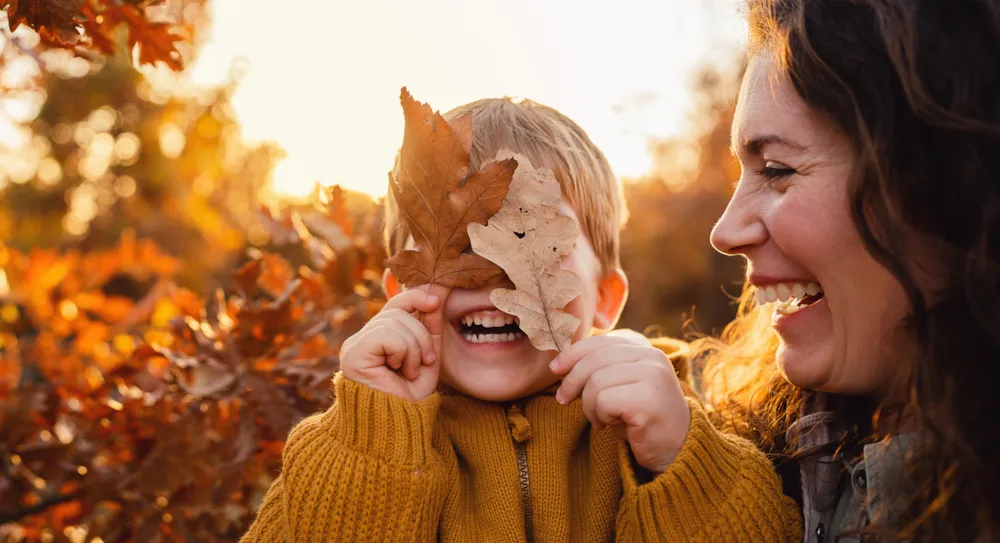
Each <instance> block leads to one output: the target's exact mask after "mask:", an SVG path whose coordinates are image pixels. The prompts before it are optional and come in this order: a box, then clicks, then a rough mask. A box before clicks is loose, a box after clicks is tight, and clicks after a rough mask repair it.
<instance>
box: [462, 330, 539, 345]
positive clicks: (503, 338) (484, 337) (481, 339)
mask: <svg viewBox="0 0 1000 543" xmlns="http://www.w3.org/2000/svg"><path fill="white" fill-rule="evenodd" d="M462 337H464V338H465V339H466V340H468V341H469V342H471V343H511V342H514V341H517V340H519V339H521V338H523V337H524V334H523V333H521V332H508V333H506V334H462Z"/></svg>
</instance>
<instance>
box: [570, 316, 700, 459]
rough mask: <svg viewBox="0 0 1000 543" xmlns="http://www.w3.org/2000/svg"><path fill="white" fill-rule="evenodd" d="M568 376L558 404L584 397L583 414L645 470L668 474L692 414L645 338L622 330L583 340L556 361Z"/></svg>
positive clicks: (669, 368)
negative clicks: (609, 430)
mask: <svg viewBox="0 0 1000 543" xmlns="http://www.w3.org/2000/svg"><path fill="white" fill-rule="evenodd" d="M552 371H553V372H554V373H556V374H557V375H565V377H563V382H562V385H561V386H560V387H559V390H558V392H557V393H556V399H557V400H559V402H560V403H562V404H568V403H569V402H571V401H573V400H575V399H576V398H577V397H578V396H581V394H582V396H583V412H584V413H585V414H586V415H587V419H588V420H590V423H591V424H592V425H593V426H594V429H595V430H600V429H602V428H603V427H604V426H612V427H614V428H615V430H616V433H618V435H619V436H621V437H623V438H625V439H627V440H628V442H629V445H630V446H631V448H632V454H633V455H635V459H636V461H637V462H638V463H639V465H640V466H642V467H644V468H646V469H647V470H649V471H651V472H653V473H655V474H660V473H663V472H664V471H665V470H666V469H667V467H668V466H669V465H670V463H671V462H673V461H674V458H675V457H676V456H677V453H678V452H680V450H681V445H683V444H684V438H685V437H687V433H688V429H689V428H690V426H691V411H690V409H689V408H688V404H687V401H686V400H685V399H684V393H683V392H682V391H681V386H680V383H678V381H677V376H676V375H675V374H674V368H673V365H672V364H671V363H670V360H669V359H668V358H667V355H666V354H664V353H663V352H662V351H660V350H659V349H657V348H656V347H653V346H651V345H650V344H649V341H648V340H647V339H646V338H645V337H643V336H642V335H641V334H638V333H636V332H632V331H630V330H617V331H614V332H610V333H608V334H605V335H600V336H593V337H589V338H586V339H583V340H581V341H579V342H577V343H575V344H573V345H571V346H570V347H569V348H568V349H566V350H565V351H563V352H562V353H560V354H559V356H558V357H556V359H555V360H553V361H552Z"/></svg>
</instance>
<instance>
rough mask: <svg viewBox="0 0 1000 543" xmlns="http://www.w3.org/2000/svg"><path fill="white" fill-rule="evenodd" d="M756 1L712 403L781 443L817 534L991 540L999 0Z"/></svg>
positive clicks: (789, 487) (795, 490)
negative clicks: (736, 262)
mask: <svg viewBox="0 0 1000 543" xmlns="http://www.w3.org/2000/svg"><path fill="white" fill-rule="evenodd" d="M748 11H749V20H750V29H751V31H750V51H749V53H750V54H749V58H750V62H749V65H748V70H747V74H746V76H745V79H744V82H743V86H742V89H741V92H740V97H739V102H738V108H737V113H736V118H735V120H734V125H733V131H732V141H733V150H734V153H735V154H736V156H737V158H738V159H739V161H740V164H741V166H742V175H741V177H740V180H739V184H738V186H737V188H736V192H735V194H734V195H733V198H732V201H731V202H730V203H729V206H728V208H727V210H726V212H725V214H724V215H723V217H722V218H721V219H720V221H719V223H718V225H717V226H716V228H715V230H714V231H713V233H712V243H713V245H714V246H715V247H716V248H717V249H718V250H720V251H722V252H725V253H727V254H731V255H739V256H742V257H744V258H746V260H747V278H748V287H747V289H746V292H745V294H744V297H743V299H742V304H741V310H740V316H739V317H738V319H737V320H736V321H735V322H733V323H732V324H730V326H729V327H728V328H727V330H726V331H725V333H724V334H723V340H722V341H721V342H720V341H712V340H704V341H702V342H701V343H700V347H701V349H702V358H703V359H704V360H706V366H705V371H704V379H703V387H704V391H705V395H706V397H707V399H708V400H709V403H710V404H711V405H712V406H713V407H714V408H715V412H716V414H717V415H718V416H719V419H720V421H722V422H723V423H724V424H727V425H728V426H729V427H730V428H732V429H735V430H736V431H738V432H739V433H742V434H744V435H747V436H750V437H753V438H755V439H758V440H759V442H760V443H762V444H763V446H764V447H765V448H766V449H768V450H769V451H770V452H773V453H778V454H777V455H776V457H777V458H778V461H777V462H776V465H777V467H778V470H779V473H781V475H782V479H783V484H784V487H785V491H786V493H787V494H789V495H791V496H792V497H794V498H796V499H797V500H798V501H799V503H800V505H801V506H802V508H803V516H804V521H805V539H806V540H807V541H821V542H822V541H836V540H838V538H840V537H842V536H843V537H845V538H846V539H848V540H852V539H853V540H857V539H861V538H863V537H866V536H867V537H875V538H876V539H877V540H883V539H884V540H911V541H993V540H997V539H998V538H1000V520H998V515H1000V480H998V479H1000V475H998V473H1000V472H998V454H997V450H998V447H1000V439H997V438H998V437H1000V436H998V434H1000V424H998V423H997V422H996V421H995V420H994V419H993V414H992V412H991V409H990V407H989V406H990V405H991V403H992V402H991V401H990V400H991V399H993V398H994V397H995V396H996V394H997V393H996V391H995V390H996V383H997V382H998V379H997V377H998V374H1000V372H998V362H1000V326H998V325H1000V63H998V53H1000V1H998V0H990V1H986V0H981V1H974V0H962V1H955V0H947V1H946V0H774V1H756V0H752V1H751V2H750V3H749V10H748ZM840 540H843V539H840Z"/></svg>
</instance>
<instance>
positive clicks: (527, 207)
mask: <svg viewBox="0 0 1000 543" xmlns="http://www.w3.org/2000/svg"><path fill="white" fill-rule="evenodd" d="M505 155H506V156H510V155H511V154H510V152H509V151H501V152H500V153H499V154H498V155H497V158H498V159H500V158H502V157H503V156H505ZM513 157H514V158H515V159H516V160H517V164H518V166H517V170H516V171H515V172H514V179H513V182H512V183H511V185H510V192H508V193H507V197H506V198H505V199H504V201H503V205H502V206H501V207H500V210H499V211H498V212H497V213H496V215H494V216H493V217H491V218H490V220H489V222H488V224H487V225H486V226H482V225H478V224H471V225H469V237H470V239H471V241H472V249H473V250H474V251H475V252H476V254H479V255H482V256H484V257H486V258H487V259H489V260H491V261H492V262H494V263H496V264H497V265H498V266H500V267H501V268H503V270H504V271H505V272H507V275H508V276H509V277H510V279H511V281H512V282H513V283H514V286H515V287H516V290H510V289H504V288H498V289H494V290H493V291H492V292H491V293H490V301H491V302H493V305H495V306H496V307H497V309H499V310H501V311H503V312H505V313H508V314H510V315H514V316H516V317H518V319H520V323H519V326H520V328H521V330H522V331H523V332H524V333H525V334H527V336H528V338H529V339H530V340H531V344H532V345H534V346H535V348H536V349H539V350H542V351H546V350H558V351H562V350H563V349H565V348H566V347H568V346H569V344H570V341H571V340H572V338H573V334H574V333H575V332H576V330H577V328H579V326H580V319H578V318H576V317H574V316H573V315H570V314H569V313H567V312H565V311H563V309H564V308H565V307H566V304H568V303H569V302H570V301H571V300H573V299H574V298H576V297H577V296H579V295H580V293H581V292H582V291H583V285H582V283H581V282H580V278H579V277H577V276H576V274H574V273H573V272H571V271H569V270H563V269H560V267H559V264H560V262H562V260H563V258H565V257H566V255H568V254H569V253H570V251H572V250H573V245H574V244H575V243H576V239H577V237H578V236H579V230H578V228H577V225H576V221H574V220H573V218H572V217H569V216H568V215H566V214H564V213H562V212H561V211H560V210H559V203H560V202H561V199H562V193H561V191H560V187H559V182H558V181H556V178H555V176H554V175H553V174H552V172H551V171H550V170H547V169H541V168H540V169H535V168H534V167H533V166H532V165H531V162H530V161H529V160H528V159H527V158H526V157H524V156H521V155H516V154H515V155H513Z"/></svg>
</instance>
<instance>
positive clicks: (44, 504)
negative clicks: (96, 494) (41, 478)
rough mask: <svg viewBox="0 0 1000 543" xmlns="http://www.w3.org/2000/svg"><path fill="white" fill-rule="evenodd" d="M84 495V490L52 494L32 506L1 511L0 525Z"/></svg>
mask: <svg viewBox="0 0 1000 543" xmlns="http://www.w3.org/2000/svg"><path fill="white" fill-rule="evenodd" d="M82 496H83V492H73V493H70V494H52V495H50V496H48V497H47V498H43V499H42V501H40V502H38V503H36V504H35V505H32V506H31V507H25V508H24V509H18V510H15V511H9V512H8V511H3V512H0V526H2V525H4V524H7V523H8V522H17V521H19V520H21V519H23V518H25V517H30V516H32V515H37V514H39V513H42V512H44V511H45V510H46V509H49V508H50V507H55V506H57V505H62V504H64V503H66V502H71V501H73V500H77V499H80V498H81V497H82Z"/></svg>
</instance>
